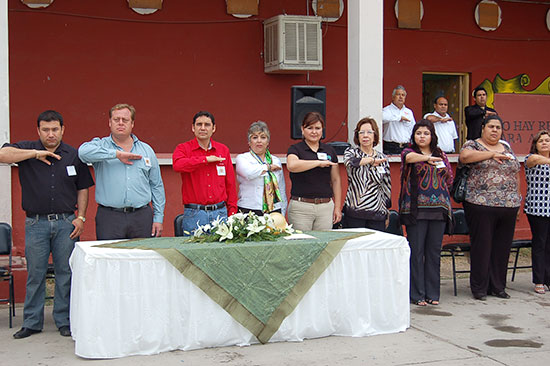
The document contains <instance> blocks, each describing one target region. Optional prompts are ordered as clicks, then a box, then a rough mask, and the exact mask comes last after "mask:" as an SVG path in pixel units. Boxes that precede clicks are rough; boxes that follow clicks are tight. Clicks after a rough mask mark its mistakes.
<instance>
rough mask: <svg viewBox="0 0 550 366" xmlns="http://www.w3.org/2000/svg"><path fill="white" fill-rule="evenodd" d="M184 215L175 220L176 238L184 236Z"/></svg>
mask: <svg viewBox="0 0 550 366" xmlns="http://www.w3.org/2000/svg"><path fill="white" fill-rule="evenodd" d="M182 223H183V214H179V215H178V216H176V218H175V219H174V236H183V227H182Z"/></svg>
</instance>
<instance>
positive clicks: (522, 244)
mask: <svg viewBox="0 0 550 366" xmlns="http://www.w3.org/2000/svg"><path fill="white" fill-rule="evenodd" d="M522 248H531V240H514V241H513V242H512V247H511V248H510V254H512V253H514V254H515V256H516V257H515V258H514V265H513V266H512V267H508V269H509V270H510V269H511V270H512V279H511V281H512V282H514V278H515V277H516V270H517V269H520V268H533V265H532V264H531V265H528V266H518V259H519V252H520V250H521V249H522Z"/></svg>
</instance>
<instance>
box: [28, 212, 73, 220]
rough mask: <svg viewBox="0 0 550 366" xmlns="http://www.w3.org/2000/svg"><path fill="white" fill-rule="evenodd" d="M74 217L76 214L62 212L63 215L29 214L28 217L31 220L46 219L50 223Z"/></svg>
mask: <svg viewBox="0 0 550 366" xmlns="http://www.w3.org/2000/svg"><path fill="white" fill-rule="evenodd" d="M71 215H74V212H62V213H51V214H35V213H31V212H27V217H29V218H31V219H37V220H39V219H46V220H48V221H57V220H63V219H66V218H67V217H69V216H71Z"/></svg>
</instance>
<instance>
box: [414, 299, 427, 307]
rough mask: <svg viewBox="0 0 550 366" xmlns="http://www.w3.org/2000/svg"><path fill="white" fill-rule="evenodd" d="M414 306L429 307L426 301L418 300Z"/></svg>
mask: <svg viewBox="0 0 550 366" xmlns="http://www.w3.org/2000/svg"><path fill="white" fill-rule="evenodd" d="M413 304H414V305H416V306H426V305H428V304H427V303H426V301H425V300H416V301H413Z"/></svg>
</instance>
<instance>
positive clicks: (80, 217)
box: [77, 216, 86, 222]
mask: <svg viewBox="0 0 550 366" xmlns="http://www.w3.org/2000/svg"><path fill="white" fill-rule="evenodd" d="M77 219H80V220H82V222H86V218H85V217H84V216H78V217H77Z"/></svg>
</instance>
